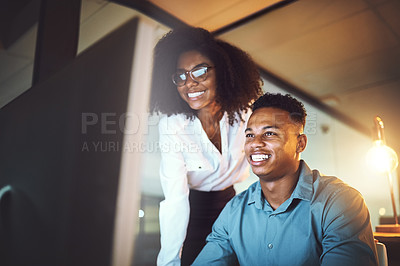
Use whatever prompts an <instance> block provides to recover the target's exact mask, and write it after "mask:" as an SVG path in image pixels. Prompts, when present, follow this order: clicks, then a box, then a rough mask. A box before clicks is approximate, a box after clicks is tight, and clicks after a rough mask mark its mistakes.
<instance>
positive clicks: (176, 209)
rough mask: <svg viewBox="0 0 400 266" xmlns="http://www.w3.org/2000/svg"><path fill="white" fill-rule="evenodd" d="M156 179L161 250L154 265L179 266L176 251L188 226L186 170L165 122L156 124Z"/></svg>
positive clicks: (181, 243)
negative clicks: (159, 193)
mask: <svg viewBox="0 0 400 266" xmlns="http://www.w3.org/2000/svg"><path fill="white" fill-rule="evenodd" d="M159 132H160V149H161V163H160V179H161V186H162V189H163V192H164V197H165V200H163V201H162V202H161V203H160V213H159V218H160V232H161V250H160V252H159V254H158V257H157V265H159V266H163V265H180V264H181V261H180V252H181V248H182V245H183V242H184V240H185V237H186V230H187V226H188V223H189V212H190V207H189V198H188V197H189V187H188V180H187V170H186V167H185V162H184V159H183V155H182V153H181V152H180V151H179V144H180V143H179V139H178V138H177V137H176V136H175V135H174V134H171V132H168V128H167V123H166V119H165V120H161V121H160V124H159Z"/></svg>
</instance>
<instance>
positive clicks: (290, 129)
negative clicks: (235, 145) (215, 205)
mask: <svg viewBox="0 0 400 266" xmlns="http://www.w3.org/2000/svg"><path fill="white" fill-rule="evenodd" d="M305 119H306V111H305V109H304V107H303V104H302V103H300V102H298V101H297V100H296V99H294V98H292V97H291V96H289V95H281V94H269V93H267V94H265V95H264V96H262V97H261V98H259V99H258V100H257V101H256V102H255V103H254V104H253V114H252V115H251V117H250V119H249V121H248V124H247V129H246V131H245V132H246V142H245V153H246V157H247V160H248V161H249V163H250V165H251V167H252V170H253V172H254V173H255V174H256V175H257V176H258V177H259V179H260V180H259V181H258V182H255V183H254V184H252V185H251V186H250V187H249V188H248V189H247V190H246V191H244V192H242V193H241V194H239V195H237V196H236V197H235V198H233V199H232V200H231V201H230V202H229V203H228V204H227V205H226V206H225V208H224V209H223V211H222V212H221V214H220V216H219V217H218V219H217V220H216V222H215V223H214V226H213V230H212V233H211V234H210V235H209V236H208V237H207V242H208V243H207V245H206V246H205V247H204V249H203V250H202V252H201V253H200V255H199V256H198V257H197V259H196V260H195V262H194V264H193V265H232V264H235V263H237V262H239V264H240V265H250V266H255V265H340V266H345V265H363V266H365V265H376V264H377V262H376V249H375V244H374V239H373V234H372V228H371V223H370V216H369V212H368V209H367V207H366V205H365V203H364V200H363V198H362V196H361V194H360V193H359V192H358V191H356V190H355V189H353V188H352V187H350V186H348V185H347V184H345V183H344V182H342V181H341V180H340V179H338V178H336V177H333V176H321V174H320V173H319V172H318V171H317V170H310V168H309V167H308V166H307V164H306V163H305V162H304V161H303V160H300V153H301V152H302V151H304V149H305V148H306V144H307V137H306V135H304V133H303V130H304V126H305Z"/></svg>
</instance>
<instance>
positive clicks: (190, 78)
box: [185, 75, 199, 88]
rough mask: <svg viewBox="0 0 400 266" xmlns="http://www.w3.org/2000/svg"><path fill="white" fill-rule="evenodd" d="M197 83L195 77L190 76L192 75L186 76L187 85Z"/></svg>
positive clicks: (190, 85)
mask: <svg viewBox="0 0 400 266" xmlns="http://www.w3.org/2000/svg"><path fill="white" fill-rule="evenodd" d="M197 84H199V83H198V82H197V81H195V80H194V79H192V77H191V76H190V75H187V76H186V83H185V85H186V86H187V87H189V88H190V87H192V86H194V85H197Z"/></svg>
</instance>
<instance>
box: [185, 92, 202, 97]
mask: <svg viewBox="0 0 400 266" xmlns="http://www.w3.org/2000/svg"><path fill="white" fill-rule="evenodd" d="M203 93H204V91H199V92H192V93H188V96H189V98H193V97H197V96H200V95H202V94H203Z"/></svg>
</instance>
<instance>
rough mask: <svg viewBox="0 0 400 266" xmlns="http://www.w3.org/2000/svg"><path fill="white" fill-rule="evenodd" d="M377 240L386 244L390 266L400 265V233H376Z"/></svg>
mask: <svg viewBox="0 0 400 266" xmlns="http://www.w3.org/2000/svg"><path fill="white" fill-rule="evenodd" d="M374 237H375V239H378V240H379V242H381V243H383V244H385V246H386V249H387V253H388V254H387V255H388V262H389V266H392V265H393V266H394V265H400V233H377V232H375V233H374Z"/></svg>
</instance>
